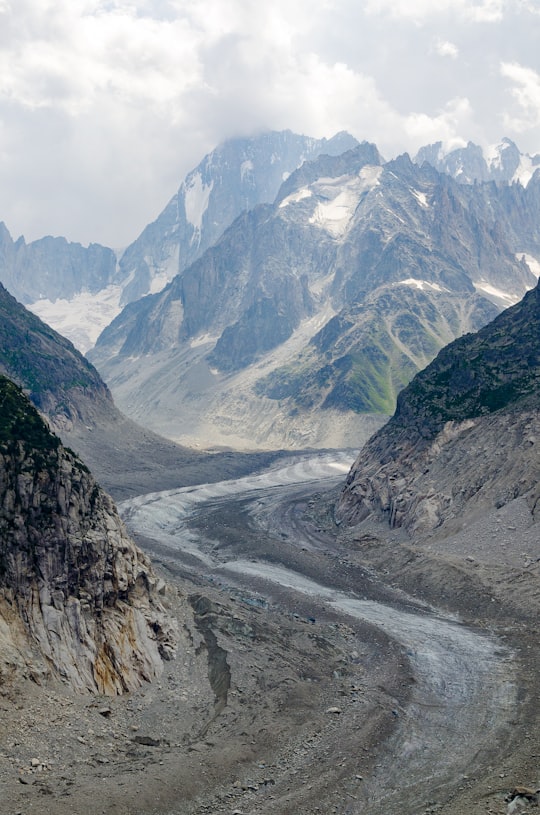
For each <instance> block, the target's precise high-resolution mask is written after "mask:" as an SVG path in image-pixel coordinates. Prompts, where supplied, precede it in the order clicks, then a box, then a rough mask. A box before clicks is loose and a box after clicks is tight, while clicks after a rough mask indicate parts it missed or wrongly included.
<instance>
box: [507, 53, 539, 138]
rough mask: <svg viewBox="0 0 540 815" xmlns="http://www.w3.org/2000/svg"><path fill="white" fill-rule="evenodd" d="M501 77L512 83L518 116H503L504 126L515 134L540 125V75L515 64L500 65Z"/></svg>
mask: <svg viewBox="0 0 540 815" xmlns="http://www.w3.org/2000/svg"><path fill="white" fill-rule="evenodd" d="M501 74H502V76H504V77H506V78H507V79H510V80H511V82H513V83H514V86H515V87H514V88H512V90H511V93H512V96H513V97H514V99H515V100H516V102H517V104H518V106H519V110H520V114H521V115H517V116H512V115H511V114H509V113H506V114H505V124H506V125H507V126H508V127H511V128H512V129H513V130H515V131H516V132H518V133H519V132H523V131H524V130H527V129H529V128H533V127H538V126H539V125H540V74H539V73H537V71H535V70H533V69H532V68H527V67H525V66H523V65H520V64H519V63H516V62H503V63H502V64H501Z"/></svg>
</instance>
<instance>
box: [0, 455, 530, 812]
mask: <svg viewBox="0 0 540 815" xmlns="http://www.w3.org/2000/svg"><path fill="white" fill-rule="evenodd" d="M317 459H318V461H317V462H313V461H312V462H311V463H309V464H303V465H301V468H300V470H299V469H298V465H297V464H295V465H294V466H297V471H296V476H293V474H292V472H291V470H290V469H287V472H282V473H281V474H280V475H279V474H277V470H276V468H274V470H273V472H272V474H271V475H269V476H268V477H267V478H266V479H265V480H263V481H262V482H261V481H259V482H257V483H255V484H253V483H251V484H250V483H249V482H248V481H243V482H242V483H241V484H240V485H239V486H238V488H237V489H231V485H227V486H222V487H221V486H219V485H214V487H215V488H214V489H212V490H209V489H208V487H205V488H204V489H205V490H206V492H205V493H204V498H203V496H202V493H201V492H200V491H197V490H196V489H194V490H192V491H191V494H192V497H193V501H192V502H191V503H190V504H189V505H188V503H189V502H186V491H183V492H181V496H180V497H181V499H182V500H181V502H180V503H181V505H182V508H181V511H180V510H178V511H176V510H175V502H174V501H173V500H172V494H173V493H175V492H176V493H177V494H178V491H169V493H167V495H166V496H157V495H156V494H154V495H152V496H151V497H147V498H145V499H143V498H139V499H137V500H136V501H135V502H133V501H132V502H129V503H126V504H125V505H124V507H123V510H124V513H125V515H126V518H127V520H128V522H129V524H130V526H131V527H132V530H133V531H135V532H137V529H138V534H139V542H140V543H141V544H143V545H144V546H145V548H146V549H147V550H148V551H149V552H150V554H151V555H152V556H153V559H154V562H156V563H157V566H158V569H159V570H160V571H161V572H162V574H163V575H164V576H165V577H166V579H167V580H168V581H169V583H170V584H171V585H172V586H173V587H174V608H175V613H176V615H177V617H178V620H179V624H180V630H181V632H182V642H181V647H180V654H181V655H180V656H179V658H178V659H176V660H175V661H174V662H171V663H168V664H167V665H166V666H165V672H164V674H163V676H162V677H161V679H160V680H159V681H158V682H156V683H154V684H153V685H149V686H147V687H146V688H144V689H143V690H141V691H139V692H138V693H134V694H130V695H128V696H126V697H122V698H116V699H107V698H99V699H96V698H91V697H87V696H77V695H74V694H73V693H72V692H71V691H70V690H69V689H68V688H66V687H65V686H62V685H58V684H54V683H53V682H52V681H51V683H49V684H48V685H46V686H42V687H38V686H36V685H34V684H31V683H30V684H28V685H27V686H21V685H13V686H10V685H9V684H8V685H5V686H3V687H2V689H1V691H0V709H1V711H2V733H1V736H0V783H1V790H2V793H1V796H0V814H1V815H15V813H21V815H22V813H25V815H26V813H28V812H32V811H38V810H39V811H43V810H44V811H46V812H47V813H49V815H64V813H71V815H73V813H75V814H76V815H79V813H80V815H83V813H88V812H92V813H111V814H112V813H116V814H117V815H128V813H130V815H149V814H150V813H153V814H154V815H173V813H178V815H180V813H182V815H184V813H185V815H191V814H192V813H230V814H231V815H233V813H237V815H239V814H240V813H244V815H251V814H252V815H255V814H256V813H257V815H258V814H259V813H260V814H261V815H263V814H264V815H266V814H267V813H268V814H270V813H272V814H273V815H287V814H288V813H290V815H293V813H294V815H308V813H343V814H345V813H350V814H352V813H354V814H355V815H360V813H362V815H363V814H364V813H369V815H383V814H384V815H420V814H421V815H424V814H425V815H428V813H442V815H465V813H467V815H469V813H471V815H480V813H482V815H485V813H493V814H494V815H495V814H496V813H501V815H502V813H506V812H507V806H508V805H507V803H506V802H505V800H504V799H505V795H507V794H508V793H509V792H510V790H512V788H513V787H514V786H515V785H518V784H521V785H526V786H528V787H534V788H536V787H538V786H540V783H539V782H540V767H539V759H538V757H539V755H540V744H539V735H538V734H539V728H538V716H539V714H538V690H539V682H538V676H539V672H538V668H539V665H538V633H537V619H538V585H539V583H538V577H539V565H538V564H539V561H538V558H539V557H540V553H539V552H538V547H539V545H540V544H539V540H540V536H539V535H538V534H537V533H538V525H536V526H533V525H532V521H531V518H530V514H529V515H528V514H527V509H526V506H525V505H524V504H522V503H520V502H519V501H515V502H512V504H510V505H507V506H506V507H503V508H502V509H499V510H494V511H493V513H491V514H490V515H489V516H486V517H485V518H483V519H481V520H477V521H476V522H475V524H474V527H473V528H470V529H468V530H461V531H459V532H456V533H455V534H454V535H453V536H451V537H447V538H446V539H445V540H437V539H436V538H426V539H425V540H422V541H415V542H412V541H410V540H407V539H405V538H404V537H403V536H401V535H399V534H394V533H392V534H391V533H390V532H389V530H387V529H386V528H383V527H382V525H377V524H373V525H371V526H369V525H366V526H364V527H363V528H357V529H355V530H339V529H337V528H336V527H335V526H334V524H333V521H332V503H333V498H334V493H333V492H332V490H335V488H336V487H337V485H338V483H340V478H341V476H340V472H341V469H342V468H344V467H346V466H347V465H346V459H347V454H344V457H343V458H340V457H339V456H338V457H336V459H335V462H334V465H332V463H331V461H330V460H329V458H326V459H324V460H323V459H322V458H321V457H317ZM291 466H292V465H291ZM320 466H324V468H325V470H324V473H323V472H322V471H321V470H320V469H318V468H319V467H320ZM329 467H330V470H329V469H328V468H329ZM332 467H334V470H333V472H334V473H336V475H337V476H338V477H337V478H336V476H335V475H332ZM322 476H324V479H323V480H321V478H322ZM161 499H163V504H160V501H161ZM180 503H178V505H177V506H178V507H179V506H180ZM152 507H153V513H154V514H153V515H152ZM138 513H140V514H138ZM143 516H144V524H143V523H142V522H141V523H140V525H139V527H138V526H137V524H138V521H140V520H141V519H142V518H143ZM152 517H154V519H155V520H156V524H155V526H154V527H152ZM518 804H519V806H520V807H521V806H523V807H524V808H525V809H526V811H528V810H529V809H530V807H531V805H530V804H528V803H526V802H524V803H523V804H522V803H521V802H520V801H518ZM515 811H516V812H520V811H521V810H520V809H518V808H517V806H516V808H515ZM534 811H535V810H534V809H531V812H534Z"/></svg>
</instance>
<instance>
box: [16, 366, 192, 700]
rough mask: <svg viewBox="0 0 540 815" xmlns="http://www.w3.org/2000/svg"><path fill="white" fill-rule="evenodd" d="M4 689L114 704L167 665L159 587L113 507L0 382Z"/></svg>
mask: <svg viewBox="0 0 540 815" xmlns="http://www.w3.org/2000/svg"><path fill="white" fill-rule="evenodd" d="M0 526H1V535H0V644H1V647H0V654H1V656H0V684H4V683H6V682H9V681H14V680H17V679H20V678H22V677H25V676H26V677H28V678H31V679H33V680H34V681H37V682H38V683H39V682H40V681H41V680H42V679H43V678H44V677H46V676H51V675H52V676H56V677H57V678H60V679H63V680H65V681H66V682H68V683H69V684H71V685H72V686H73V687H74V688H75V689H77V690H79V691H90V692H94V693H96V692H98V693H102V694H111V695H115V694H119V693H123V692H125V691H130V690H134V689H135V688H137V687H139V686H140V685H141V683H142V682H144V681H151V680H152V679H154V678H155V677H156V676H158V675H159V674H160V673H161V671H162V667H163V665H162V661H163V659H170V658H171V657H172V656H173V655H174V653H175V647H176V645H175V643H176V634H175V630H174V624H173V622H172V619H171V618H170V617H169V614H168V612H167V610H166V602H167V600H166V587H165V584H164V583H163V581H161V580H160V579H158V578H157V576H156V575H155V574H154V572H153V570H152V567H151V565H150V562H149V560H148V558H147V557H146V556H145V555H144V554H143V553H142V552H141V551H140V550H139V549H137V548H136V547H135V545H134V543H133V542H132V540H131V539H130V538H129V537H128V535H127V532H126V530H125V528H124V526H123V524H122V522H121V520H120V518H119V517H118V515H117V513H116V509H115V507H114V505H113V503H112V501H111V499H110V498H109V497H108V496H107V495H106V494H105V493H104V492H103V491H102V490H101V489H100V487H99V486H98V485H97V483H96V482H95V480H94V479H93V477H92V475H91V474H90V472H89V470H88V469H87V467H86V466H85V465H84V464H83V463H82V462H81V461H80V460H79V459H78V458H77V457H76V456H75V455H74V454H73V453H72V452H71V451H69V450H67V449H65V448H64V447H63V446H62V445H61V443H60V441H59V439H58V438H57V437H55V436H54V435H52V434H51V433H50V432H49V430H48V429H47V427H46V426H45V424H44V422H43V421H42V419H41V418H40V417H39V415H38V413H37V411H36V410H35V408H34V407H33V406H32V405H31V403H30V402H29V401H28V400H27V399H26V398H25V397H24V395H23V394H22V392H21V391H20V389H19V388H18V387H17V386H16V385H15V384H14V383H12V382H11V381H10V380H8V379H6V378H5V377H0Z"/></svg>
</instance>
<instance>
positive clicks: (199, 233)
mask: <svg viewBox="0 0 540 815" xmlns="http://www.w3.org/2000/svg"><path fill="white" fill-rule="evenodd" d="M355 144H357V142H356V140H355V139H354V138H353V137H352V136H349V134H347V133H338V134H336V135H335V136H334V137H333V138H330V139H313V138H310V137H307V136H301V135H297V134H295V133H292V132H291V131H288V130H287V131H281V132H275V131H271V132H267V133H261V134H258V135H256V136H253V137H251V138H244V139H240V138H237V139H230V140H229V141H226V142H224V143H223V144H222V145H219V146H218V147H217V148H216V149H215V150H213V151H212V152H211V153H209V154H208V155H206V156H205V157H204V158H203V159H202V161H201V162H200V164H199V165H198V166H197V167H196V168H195V169H193V170H192V171H191V172H190V173H188V175H187V176H186V177H185V179H184V180H183V181H182V183H181V184H180V187H179V189H178V191H177V193H176V194H175V195H174V196H173V197H172V199H171V200H170V201H169V203H168V204H167V206H166V207H165V209H164V210H163V212H162V213H161V214H160V215H159V216H158V218H157V219H156V220H155V221H154V222H153V223H151V224H149V225H148V226H147V227H146V228H145V229H144V230H143V232H142V233H141V235H140V236H139V237H138V238H137V239H136V240H135V241H134V242H133V243H132V244H130V245H129V246H128V247H127V248H126V249H124V250H118V251H113V250H112V249H109V248H107V247H104V246H100V245H98V244H90V246H88V247H83V246H81V245H80V244H78V243H68V241H66V240H65V238H53V237H50V236H48V237H44V238H41V239H40V240H37V241H32V242H31V243H29V244H27V243H26V242H25V240H24V238H23V237H20V238H18V239H17V240H16V241H14V240H13V239H12V238H11V235H10V234H9V232H8V230H7V228H6V226H5V225H4V224H0V281H1V282H2V283H3V284H4V286H5V287H6V288H7V289H8V291H10V293H11V294H13V295H14V297H16V298H17V299H18V300H19V301H20V302H22V303H24V304H25V305H26V306H28V307H29V308H31V309H32V311H34V312H35V313H36V314H37V315H38V316H39V317H41V318H42V319H43V320H44V321H45V322H47V323H49V324H50V325H52V326H53V327H54V328H55V329H56V330H57V331H59V332H60V333H62V334H63V335H64V336H66V337H68V338H69V339H70V340H71V341H72V342H73V343H74V344H75V345H76V346H77V348H78V349H79V350H81V351H83V353H84V352H86V351H87V350H88V349H89V348H91V347H92V345H93V344H94V342H95V341H96V339H97V337H98V335H99V334H100V332H101V331H102V330H103V329H104V328H105V327H106V326H107V325H108V324H109V323H110V322H111V321H112V320H113V318H114V317H115V316H116V315H117V314H118V313H119V311H120V310H121V308H122V306H124V305H126V304H127V303H129V302H131V301H132V300H137V299H139V298H140V297H142V296H144V295H146V294H148V293H151V292H157V291H160V290H161V289H162V288H163V286H165V285H166V283H168V282H169V281H170V280H171V279H172V278H173V277H174V276H175V275H176V274H178V273H179V272H181V271H183V269H185V268H186V267H187V266H188V265H189V264H190V263H192V262H193V261H194V260H196V259H197V258H198V257H199V256H200V255H201V254H202V253H203V252H204V250H205V249H207V248H208V247H209V246H211V245H212V244H213V243H215V241H216V240H217V239H218V238H219V237H220V235H221V234H222V233H223V231H224V230H225V229H226V228H227V227H228V226H229V225H230V224H231V223H232V221H233V220H234V219H235V218H236V217H237V216H238V215H240V213H241V212H243V211H244V210H248V209H251V208H253V207H254V206H256V205H257V204H260V203H263V202H271V201H273V199H274V197H275V195H276V193H277V191H278V189H279V186H280V185H281V183H282V181H283V179H284V178H286V177H287V176H288V175H289V174H290V173H291V172H293V171H294V170H295V169H296V168H297V167H298V166H299V165H300V164H302V162H303V161H304V160H306V159H310V158H314V157H315V156H317V155H319V154H321V153H329V154H339V153H341V152H343V151H344V150H346V149H348V148H350V147H352V146H354V145H355Z"/></svg>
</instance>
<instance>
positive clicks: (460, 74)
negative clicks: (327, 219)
mask: <svg viewBox="0 0 540 815" xmlns="http://www.w3.org/2000/svg"><path fill="white" fill-rule="evenodd" d="M530 2H531V0H505V2H504V3H503V2H502V0H477V2H473V1H472V0H377V2H376V1H375V0H364V2H362V3H358V0H320V2H317V3H315V4H314V3H313V2H312V0H274V2H273V3H272V4H263V3H256V2H255V0H77V2H73V0H16V1H15V0H0V220H4V221H6V223H7V225H8V227H9V228H10V229H11V230H12V231H13V232H14V234H20V233H21V232H22V233H24V234H25V236H26V237H27V239H33V238H35V237H39V236H40V235H42V234H64V235H66V236H67V237H69V238H70V239H77V240H81V241H83V242H87V241H89V240H94V241H101V242H105V243H107V244H109V245H114V246H118V245H122V244H125V243H127V242H129V241H130V240H133V239H134V238H135V237H136V236H137V234H138V232H140V231H141V230H142V228H143V227H144V226H145V225H146V224H147V223H148V222H149V221H151V220H153V219H154V218H155V217H156V216H157V214H158V213H159V212H160V211H161V209H162V208H163V206H164V205H165V203H166V202H167V200H168V199H169V198H170V197H171V195H172V194H173V193H174V192H175V191H176V188H177V187H178V184H179V183H180V181H181V179H182V177H183V175H184V174H185V173H186V172H187V171H189V170H190V169H191V168H192V167H193V166H194V165H195V164H196V163H197V162H198V161H199V160H200V159H201V158H202V156H203V155H204V153H205V152H208V151H209V150H211V149H212V148H213V147H215V146H216V145H217V144H218V143H219V142H220V141H222V140H223V139H225V138H227V137H230V136H235V135H249V134H250V133H253V132H254V131H257V130H261V129H270V128H272V129H282V128H290V129H292V130H295V131H297V132H303V133H306V134H309V135H313V136H323V135H325V136H331V135H332V134H333V133H334V132H336V131H337V130H340V129H348V130H350V131H351V132H352V133H353V134H354V135H355V136H356V137H357V138H359V139H368V140H370V141H374V142H376V143H377V145H378V146H379V148H380V149H381V151H382V152H383V153H384V154H385V155H386V156H388V157H391V156H392V155H396V154H397V153H398V152H402V151H404V150H408V151H414V150H416V149H417V148H418V147H419V146H421V145H422V144H423V143H427V142H428V141H436V140H442V141H445V142H447V143H454V142H455V143H457V142H459V140H465V141H467V140H468V139H473V140H477V141H479V142H480V143H486V142H489V140H490V139H491V140H492V141H498V140H499V138H500V137H501V135H505V134H504V133H501V132H500V128H501V122H508V123H509V124H508V126H509V127H512V128H513V130H514V131H515V132H517V129H518V128H521V132H522V133H523V134H525V135H526V136H527V137H528V138H529V140H530V144H529V146H525V148H524V149H535V150H536V151H537V150H538V147H539V145H537V144H536V143H535V144H534V145H533V142H540V131H539V128H538V120H537V110H538V109H537V107H536V101H535V100H536V96H535V94H536V89H537V84H536V82H537V79H535V77H536V78H537V74H536V68H537V66H538V48H537V44H538V38H539V36H540V32H539V31H538V26H539V25H540V17H539V16H538V15H537V14H533V13H530V12H531V11H534V9H535V5H534V3H533V4H532V6H531V7H530V8H529V5H530ZM510 10H511V11H510ZM472 23H475V24H474V25H473V24H472ZM480 25H481V28H480V27H479V26H480ZM479 32H481V36H482V42H481V47H480V43H479V41H478V37H479V36H480V33H479ZM502 44H504V50H502ZM458 56H459V59H457V57H458ZM441 57H446V59H441ZM449 60H451V65H450V62H449ZM501 63H503V65H504V67H503V68H502V69H501V68H500V65H501ZM527 64H529V65H531V66H534V67H531V68H529V69H526V68H523V67H522V66H524V65H527ZM527 71H530V73H527ZM509 84H510V87H511V90H512V93H508V87H509ZM505 91H506V93H505ZM535 128H536V130H535Z"/></svg>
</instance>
